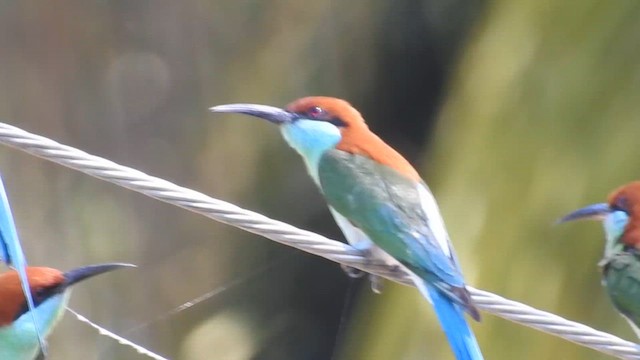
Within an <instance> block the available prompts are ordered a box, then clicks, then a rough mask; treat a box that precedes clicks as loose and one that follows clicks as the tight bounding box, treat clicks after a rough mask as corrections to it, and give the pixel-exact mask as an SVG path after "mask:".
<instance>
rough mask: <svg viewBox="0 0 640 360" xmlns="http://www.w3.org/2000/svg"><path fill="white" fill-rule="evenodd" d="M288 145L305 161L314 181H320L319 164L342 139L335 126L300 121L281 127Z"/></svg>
mask: <svg viewBox="0 0 640 360" xmlns="http://www.w3.org/2000/svg"><path fill="white" fill-rule="evenodd" d="M280 131H281V132H282V136H283V137H284V139H285V140H286V141H287V143H288V144H289V145H290V146H291V147H292V148H294V149H295V150H296V151H297V152H298V153H299V154H300V155H301V156H302V158H303V159H304V162H305V164H306V165H307V170H308V171H309V174H310V175H311V177H312V178H313V180H314V181H315V182H316V183H317V184H319V181H318V163H319V162H320V158H321V157H322V154H324V152H325V151H327V150H330V149H333V148H334V147H335V146H336V145H337V144H338V143H339V142H340V140H341V139H342V135H341V133H340V129H338V127H336V126H335V125H333V124H331V123H328V122H324V121H316V120H305V119H299V120H295V121H294V122H291V123H286V124H283V125H280Z"/></svg>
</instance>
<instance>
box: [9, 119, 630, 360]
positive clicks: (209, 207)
mask: <svg viewBox="0 0 640 360" xmlns="http://www.w3.org/2000/svg"><path fill="white" fill-rule="evenodd" d="M0 143H3V144H5V145H9V146H11V147H14V148H16V149H19V150H22V151H25V152H27V153H29V154H32V155H35V156H38V157H40V158H43V159H46V160H49V161H53V162H55V163H58V164H60V165H63V166H66V167H69V168H71V169H74V170H77V171H81V172H83V173H85V174H88V175H91V176H93V177H96V178H99V179H102V180H105V181H108V182H111V183H114V184H116V185H119V186H122V187H125V188H128V189H130V190H133V191H136V192H139V193H141V194H144V195H147V196H149V197H152V198H155V199H158V200H161V201H164V202H166V203H169V204H173V205H176V206H179V207H182V208H184V209H187V210H190V211H193V212H196V213H198V214H201V215H204V216H206V217H209V218H211V219H214V220H217V221H220V222H222V223H225V224H228V225H231V226H235V227H238V228H240V229H243V230H246V231H249V232H252V233H254V234H258V235H261V236H264V237H266V238H268V239H271V240H273V241H276V242H279V243H281V244H284V245H287V246H292V247H294V248H297V249H300V250H302V251H305V252H308V253H311V254H314V255H318V256H321V257H324V258H326V259H329V260H331V261H334V262H337V263H340V264H344V265H347V266H350V267H354V268H357V269H360V270H363V271H366V272H368V273H372V274H376V275H379V276H382V277H384V278H387V279H389V280H393V281H396V282H399V283H402V284H405V285H412V284H411V281H409V277H408V274H406V273H405V272H404V271H403V270H400V269H396V268H389V267H388V266H386V265H384V264H383V263H381V262H378V261H374V260H370V259H367V258H366V257H364V256H363V255H362V253H360V252H359V251H357V250H355V249H354V248H352V247H351V246H349V245H347V244H344V243H342V242H339V241H335V240H331V239H328V238H326V237H324V236H320V235H318V234H315V233H312V232H309V231H306V230H301V229H298V228H296V227H294V226H291V225H289V224H286V223H283V222H280V221H276V220H273V219H270V218H268V217H266V216H264V215H261V214H258V213H255V212H252V211H249V210H245V209H242V208H240V207H238V206H235V205H233V204H230V203H227V202H224V201H222V200H218V199H214V198H211V197H209V196H207V195H204V194H202V193H199V192H197V191H194V190H191V189H187V188H184V187H181V186H178V185H175V184H173V183H171V182H168V181H166V180H163V179H160V178H157V177H153V176H149V175H147V174H145V173H143V172H141V171H138V170H135V169H132V168H129V167H126V166H122V165H119V164H116V163H114V162H112V161H109V160H106V159H103V158H100V157H98V156H94V155H90V154H87V153H86V152H84V151H81V150H78V149H75V148H73V147H70V146H66V145H62V144H60V143H57V142H55V141H53V140H51V139H48V138H45V137H42V136H39V135H35V134H31V133H29V132H26V131H24V130H22V129H19V128H17V127H14V126H11V125H7V124H4V123H0ZM469 291H470V292H471V295H472V297H473V300H474V301H475V303H476V305H477V307H478V308H480V309H481V310H484V311H486V312H489V313H492V314H494V315H497V316H499V317H502V318H504V319H507V320H510V321H513V322H515V323H518V324H521V325H525V326H529V327H531V328H534V329H536V330H539V331H543V332H546V333H549V334H553V335H556V336H559V337H561V338H564V339H567V340H569V341H572V342H575V343H577V344H580V345H583V346H586V347H589V348H592V349H595V350H597V351H600V352H603V353H606V354H609V355H613V356H616V357H619V358H621V359H638V360H640V348H639V347H638V346H637V345H636V344H634V343H632V342H629V341H626V340H622V339H620V338H618V337H616V336H613V335H610V334H607V333H605V332H601V331H597V330H595V329H593V328H590V327H588V326H585V325H582V324H580V323H576V322H573V321H569V320H566V319H564V318H561V317H559V316H557V315H554V314H550V313H548V312H544V311H541V310H537V309H535V308H532V307H530V306H527V305H524V304H521V303H519V302H516V301H512V300H508V299H505V298H503V297H500V296H498V295H495V294H492V293H489V292H486V291H483V290H478V289H474V288H471V287H469Z"/></svg>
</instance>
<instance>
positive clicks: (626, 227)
mask: <svg viewBox="0 0 640 360" xmlns="http://www.w3.org/2000/svg"><path fill="white" fill-rule="evenodd" d="M577 219H595V220H603V221H604V229H605V232H606V233H607V239H608V241H612V242H616V243H621V244H624V245H625V246H627V247H631V248H635V249H638V250H640V181H634V182H632V183H629V184H626V185H624V186H621V187H620V188H618V189H616V190H614V191H613V192H612V193H611V194H610V195H609V198H608V201H607V202H606V203H600V204H594V205H589V206H587V207H584V208H582V209H579V210H576V211H574V212H572V213H571V214H569V215H567V216H565V217H564V218H562V219H560V222H565V221H571V220H577Z"/></svg>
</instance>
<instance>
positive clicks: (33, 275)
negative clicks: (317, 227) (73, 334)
mask: <svg viewBox="0 0 640 360" xmlns="http://www.w3.org/2000/svg"><path fill="white" fill-rule="evenodd" d="M131 266H133V265H129V264H118V263H112V264H100V265H89V266H84V267H80V268H77V269H74V270H71V271H67V272H64V273H63V272H61V271H59V270H56V269H51V268H46V267H27V268H26V272H27V279H28V280H29V286H30V290H31V296H32V298H33V301H34V305H35V308H34V309H33V311H34V312H35V315H36V316H35V317H32V316H31V314H30V311H29V308H28V306H27V301H26V298H25V296H24V293H23V291H22V287H21V284H20V278H19V275H18V272H17V271H15V270H10V271H7V272H5V273H2V274H0V359H7V360H9V359H11V360H32V359H35V358H36V357H38V355H39V354H40V351H41V348H40V343H39V342H38V336H37V333H36V328H37V329H40V331H42V335H43V336H44V337H45V338H46V337H47V336H48V335H49V334H50V333H51V331H52V330H53V328H54V327H55V326H56V324H57V323H58V321H59V320H60V318H61V316H62V313H63V312H64V309H65V306H66V305H67V302H68V301H69V295H70V290H71V286H72V285H74V284H75V283H77V282H79V281H82V280H85V279H87V278H90V277H92V276H95V275H98V274H102V273H104V272H107V271H112V270H115V269H119V268H122V267H131ZM33 318H35V319H37V322H38V324H37V327H36V325H34V322H33Z"/></svg>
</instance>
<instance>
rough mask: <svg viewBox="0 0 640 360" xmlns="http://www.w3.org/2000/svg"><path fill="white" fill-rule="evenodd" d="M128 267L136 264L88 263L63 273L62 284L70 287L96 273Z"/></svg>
mask: <svg viewBox="0 0 640 360" xmlns="http://www.w3.org/2000/svg"><path fill="white" fill-rule="evenodd" d="M126 267H136V266H135V265H132V264H124V263H108V264H97V265H88V266H83V267H79V268H75V269H73V270H69V271H67V272H65V273H64V274H63V276H64V282H63V284H62V286H63V287H64V288H68V287H69V286H71V285H73V284H76V283H78V282H80V281H82V280H86V279H88V278H91V277H94V276H96V275H100V274H104V273H106V272H109V271H113V270H117V269H122V268H126Z"/></svg>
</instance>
